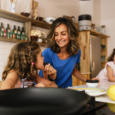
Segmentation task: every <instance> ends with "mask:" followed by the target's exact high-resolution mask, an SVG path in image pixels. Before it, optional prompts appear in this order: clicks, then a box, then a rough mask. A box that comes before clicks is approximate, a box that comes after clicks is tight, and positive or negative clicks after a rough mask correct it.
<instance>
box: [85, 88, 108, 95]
mask: <svg viewBox="0 0 115 115" xmlns="http://www.w3.org/2000/svg"><path fill="white" fill-rule="evenodd" d="M85 93H87V94H88V95H90V96H100V95H104V94H106V91H103V90H100V89H94V90H93V89H92V90H89V89H86V90H85Z"/></svg>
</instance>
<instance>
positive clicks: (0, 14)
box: [0, 9, 50, 42]
mask: <svg viewBox="0 0 115 115" xmlns="http://www.w3.org/2000/svg"><path fill="white" fill-rule="evenodd" d="M0 18H5V19H9V20H12V21H16V22H21V23H23V24H24V27H25V32H26V35H27V40H28V41H29V40H30V31H31V27H32V26H36V27H42V28H46V29H49V28H50V24H47V23H45V22H41V21H37V20H33V19H31V18H27V17H25V16H22V15H20V14H16V13H12V12H8V11H5V10H1V9H0ZM0 41H7V42H19V41H20V40H17V39H7V38H5V37H0ZM21 41H22V40H21Z"/></svg>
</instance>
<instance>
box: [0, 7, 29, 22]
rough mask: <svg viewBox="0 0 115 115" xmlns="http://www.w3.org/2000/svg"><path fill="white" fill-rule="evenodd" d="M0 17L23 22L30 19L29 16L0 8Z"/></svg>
mask: <svg viewBox="0 0 115 115" xmlns="http://www.w3.org/2000/svg"><path fill="white" fill-rule="evenodd" d="M0 17H2V18H6V19H10V20H14V21H18V22H23V23H24V22H28V21H30V20H31V19H30V18H27V17H25V16H22V15H20V14H16V13H12V12H8V11H5V10H1V9H0Z"/></svg>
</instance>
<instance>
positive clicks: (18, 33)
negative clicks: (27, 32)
mask: <svg viewBox="0 0 115 115" xmlns="http://www.w3.org/2000/svg"><path fill="white" fill-rule="evenodd" d="M17 39H18V40H20V39H21V31H20V26H18V30H17Z"/></svg>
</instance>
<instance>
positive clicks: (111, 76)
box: [106, 65, 115, 82]
mask: <svg viewBox="0 0 115 115" xmlns="http://www.w3.org/2000/svg"><path fill="white" fill-rule="evenodd" d="M106 69H107V77H108V80H109V81H111V82H115V76H114V74H113V69H112V68H111V67H110V66H109V65H107V67H106Z"/></svg>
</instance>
